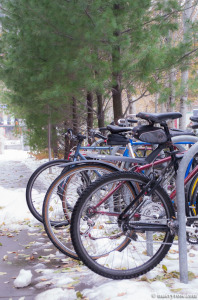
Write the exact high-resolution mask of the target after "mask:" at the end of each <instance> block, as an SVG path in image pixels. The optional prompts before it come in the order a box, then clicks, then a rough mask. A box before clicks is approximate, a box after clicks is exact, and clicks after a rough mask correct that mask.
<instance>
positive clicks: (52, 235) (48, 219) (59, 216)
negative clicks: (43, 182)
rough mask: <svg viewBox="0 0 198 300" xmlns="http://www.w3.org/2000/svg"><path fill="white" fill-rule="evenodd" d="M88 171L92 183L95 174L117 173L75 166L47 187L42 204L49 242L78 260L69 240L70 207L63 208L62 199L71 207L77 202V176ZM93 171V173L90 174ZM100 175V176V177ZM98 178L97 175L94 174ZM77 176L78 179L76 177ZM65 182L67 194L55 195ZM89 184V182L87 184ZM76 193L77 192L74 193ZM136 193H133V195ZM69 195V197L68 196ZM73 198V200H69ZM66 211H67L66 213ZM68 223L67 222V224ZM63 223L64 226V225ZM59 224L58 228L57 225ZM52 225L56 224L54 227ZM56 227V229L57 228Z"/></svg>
mask: <svg viewBox="0 0 198 300" xmlns="http://www.w3.org/2000/svg"><path fill="white" fill-rule="evenodd" d="M87 171H89V172H90V173H89V180H91V181H92V182H93V180H94V178H92V176H91V175H94V174H95V173H96V172H101V173H102V174H103V173H112V172H115V171H117V168H114V167H113V166H112V167H110V166H109V165H104V164H100V163H98V164H96V163H94V164H92V163H87V164H85V165H83V166H81V165H79V166H78V165H77V166H75V167H73V168H72V169H70V170H68V171H67V172H64V173H63V174H61V175H60V176H59V177H58V178H56V179H55V181H54V182H53V183H52V184H51V186H50V187H49V189H48V191H47V193H46V196H45V199H44V203H43V223H44V227H45V231H46V233H47V235H48V237H49V239H50V240H51V242H52V243H53V244H54V245H55V246H56V247H57V248H58V249H59V250H60V251H61V252H62V253H64V254H66V255H67V256H69V257H72V258H74V259H78V256H77V254H76V253H75V250H74V249H73V245H72V243H71V238H70V231H69V228H70V220H69V219H70V215H71V206H72V204H70V206H69V208H68V207H67V204H66V205H64V207H63V201H64V199H63V197H65V199H66V201H70V202H72V201H74V203H73V206H74V205H75V203H76V201H77V197H76V193H78V188H79V183H78V179H79V178H80V176H79V174H80V175H81V174H82V173H83V172H87ZM92 171H93V173H91V172H92ZM102 174H101V175H102ZM96 175H97V176H98V174H96ZM77 176H79V177H77ZM72 177H73V185H72ZM64 180H65V182H66V183H67V187H66V188H67V194H66V195H64V194H65V187H64V188H63V191H62V196H61V197H59V196H58V195H57V194H56V191H57V187H58V186H59V185H60V183H62V182H63V181H64ZM69 180H70V181H71V185H70V186H69V185H68V181H69ZM75 183H77V185H76V190H75V188H74V184H75ZM89 183H90V182H89ZM76 191H77V192H76ZM135 192H136V191H134V193H135ZM70 193H71V195H70ZM70 197H71V198H72V197H73V200H71V199H70ZM67 209H68V211H67ZM67 221H68V222H67ZM64 222H65V224H64ZM59 223H60V226H59V225H58V224H59ZM53 224H56V225H55V226H54V225H53ZM57 226H58V227H57ZM127 242H130V240H129V239H128V238H127V239H125V241H124V243H123V244H122V245H121V246H120V249H123V248H124V247H126V246H127Z"/></svg>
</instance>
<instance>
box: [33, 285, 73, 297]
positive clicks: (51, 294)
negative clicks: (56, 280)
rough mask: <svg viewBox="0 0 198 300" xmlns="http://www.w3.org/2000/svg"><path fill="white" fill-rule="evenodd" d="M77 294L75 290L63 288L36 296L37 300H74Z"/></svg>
mask: <svg viewBox="0 0 198 300" xmlns="http://www.w3.org/2000/svg"><path fill="white" fill-rule="evenodd" d="M76 298H77V297H76V293H75V292H74V291H73V290H66V291H65V290H63V289H61V288H55V289H51V290H49V291H46V292H43V293H41V294H39V295H38V296H36V298H35V300H43V299H47V300H74V299H76Z"/></svg>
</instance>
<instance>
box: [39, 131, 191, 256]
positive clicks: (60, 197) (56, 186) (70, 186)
mask: <svg viewBox="0 0 198 300" xmlns="http://www.w3.org/2000/svg"><path fill="white" fill-rule="evenodd" d="M117 130H119V128H117ZM177 139H178V138H177ZM180 146H181V145H180ZM163 149H164V145H159V146H158V148H156V149H155V150H154V151H153V152H152V153H151V154H150V155H149V156H147V157H146V158H138V159H137V158H136V159H135V161H134V159H133V158H129V157H117V156H108V155H107V156H104V155H102V156H100V155H97V156H96V157H95V158H97V157H98V158H101V157H102V158H103V159H104V158H105V160H108V158H111V159H112V158H113V160H115V161H119V162H120V161H122V162H132V163H134V162H136V163H137V162H138V164H142V166H141V167H136V172H142V171H145V170H150V169H151V168H152V167H154V168H155V167H157V166H159V165H160V166H162V167H164V164H165V163H168V162H170V161H171V156H169V157H166V158H163V159H159V160H157V161H156V162H153V161H154V159H155V158H157V157H158V155H159V154H160V153H161V151H162V150H163ZM184 150H185V149H183V148H182V151H184ZM100 163H101V162H100ZM70 164H72V163H70ZM94 164H95V166H96V167H95V166H94ZM98 164H99V162H98V161H91V165H90V164H89V162H86V161H84V162H82V161H81V162H77V163H75V167H74V168H73V169H71V170H68V171H67V172H64V173H62V174H61V175H60V176H59V177H57V178H56V179H55V181H54V182H53V183H52V184H51V186H50V187H49V189H48V191H47V193H46V196H45V200H44V203H43V213H42V214H43V220H44V226H45V230H46V233H47V234H48V237H49V238H50V240H51V241H52V243H53V244H54V245H55V246H56V247H57V248H58V249H59V250H60V251H61V252H62V253H64V254H66V255H68V256H71V257H73V258H78V256H77V255H76V253H75V251H74V250H73V248H72V245H71V239H70V233H69V226H70V218H71V213H72V211H73V207H74V205H75V202H76V200H77V198H78V197H79V195H80V194H81V193H82V191H83V190H84V189H85V187H87V186H88V185H89V184H90V183H91V182H93V181H95V180H96V179H97V178H98V177H100V176H102V173H101V169H100V170H98V169H97V168H98V167H97V165H98ZM109 167H110V166H109ZM169 167H170V165H169ZM100 168H101V166H100ZM96 170H97V172H98V173H99V174H98V173H97V172H96ZM103 171H105V170H104V167H103ZM108 171H109V172H110V173H112V171H115V170H112V169H111V170H108ZM117 171H118V170H117ZM88 172H89V176H87V173H88ZM104 173H105V172H104ZM106 173H107V170H106ZM171 173H172V171H171ZM60 187H61V188H60ZM57 190H58V192H57ZM71 199H72V200H71ZM63 203H64V204H63ZM65 220H67V222H65ZM54 223H55V226H54Z"/></svg>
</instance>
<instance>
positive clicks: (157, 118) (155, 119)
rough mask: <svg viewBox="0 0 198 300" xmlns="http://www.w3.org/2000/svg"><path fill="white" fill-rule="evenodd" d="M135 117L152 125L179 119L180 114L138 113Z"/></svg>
mask: <svg viewBox="0 0 198 300" xmlns="http://www.w3.org/2000/svg"><path fill="white" fill-rule="evenodd" d="M136 117H137V118H141V119H144V120H147V121H149V122H152V123H161V122H162V121H167V120H170V119H171V120H174V119H178V118H181V117H182V114H181V113H179V112H169V113H160V114H150V113H143V112H140V113H138V114H137V115H136Z"/></svg>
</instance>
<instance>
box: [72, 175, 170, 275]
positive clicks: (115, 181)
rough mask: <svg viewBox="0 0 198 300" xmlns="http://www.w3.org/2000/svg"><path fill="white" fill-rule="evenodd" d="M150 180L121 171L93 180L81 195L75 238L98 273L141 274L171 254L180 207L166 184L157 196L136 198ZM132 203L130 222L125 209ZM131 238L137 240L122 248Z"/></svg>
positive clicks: (80, 253) (74, 223)
mask: <svg viewBox="0 0 198 300" xmlns="http://www.w3.org/2000/svg"><path fill="white" fill-rule="evenodd" d="M148 182H149V179H148V178H147V177H145V176H143V175H140V174H137V173H133V172H116V173H113V174H109V175H105V176H104V177H102V178H101V179H99V180H97V181H96V182H94V183H93V184H91V185H90V186H89V187H88V188H87V189H86V190H85V191H84V192H83V193H82V195H81V196H80V198H79V199H78V201H77V203H76V206H75V208H74V211H73V214H72V220H71V237H72V242H73V245H74V249H75V250H76V253H77V254H78V256H79V258H80V259H81V260H82V261H83V262H84V264H85V265H86V266H87V267H89V268H90V269H91V270H92V271H94V272H96V273H98V274H99V275H102V276H105V277H108V278H112V279H127V278H132V277H137V276H139V275H142V274H144V273H146V272H147V271H149V270H151V269H152V268H154V267H155V266H156V265H157V264H158V263H159V262H160V261H161V260H162V259H163V258H164V257H165V255H166V254H167V252H168V250H169V249H170V247H171V244H172V242H173V238H174V236H173V235H172V234H171V233H170V230H169V227H168V220H169V219H170V218H171V217H174V209H173V206H172V204H171V201H170V198H169V197H168V195H167V194H166V192H165V191H164V190H163V189H162V188H161V187H160V186H158V187H157V188H156V189H155V190H154V191H153V192H152V195H151V196H147V195H142V196H141V197H139V199H137V197H136V200H134V193H133V192H132V186H137V187H139V189H140V190H141V191H142V189H144V188H145V186H146V185H147V184H148ZM115 187H116V188H115ZM118 195H119V197H118ZM132 201H133V202H132ZM129 203H132V204H131V208H130V210H129V211H128V212H126V211H124V220H125V221H124V222H120V221H119V216H120V213H121V212H123V210H124V209H125V208H126V206H127V205H128V204H129ZM90 236H91V237H92V238H90ZM126 237H128V238H130V240H131V242H130V243H129V244H128V246H127V247H125V248H123V250H121V249H120V251H118V249H119V248H120V245H122V243H123V242H124V239H125V238H126ZM97 257H98V259H97Z"/></svg>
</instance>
